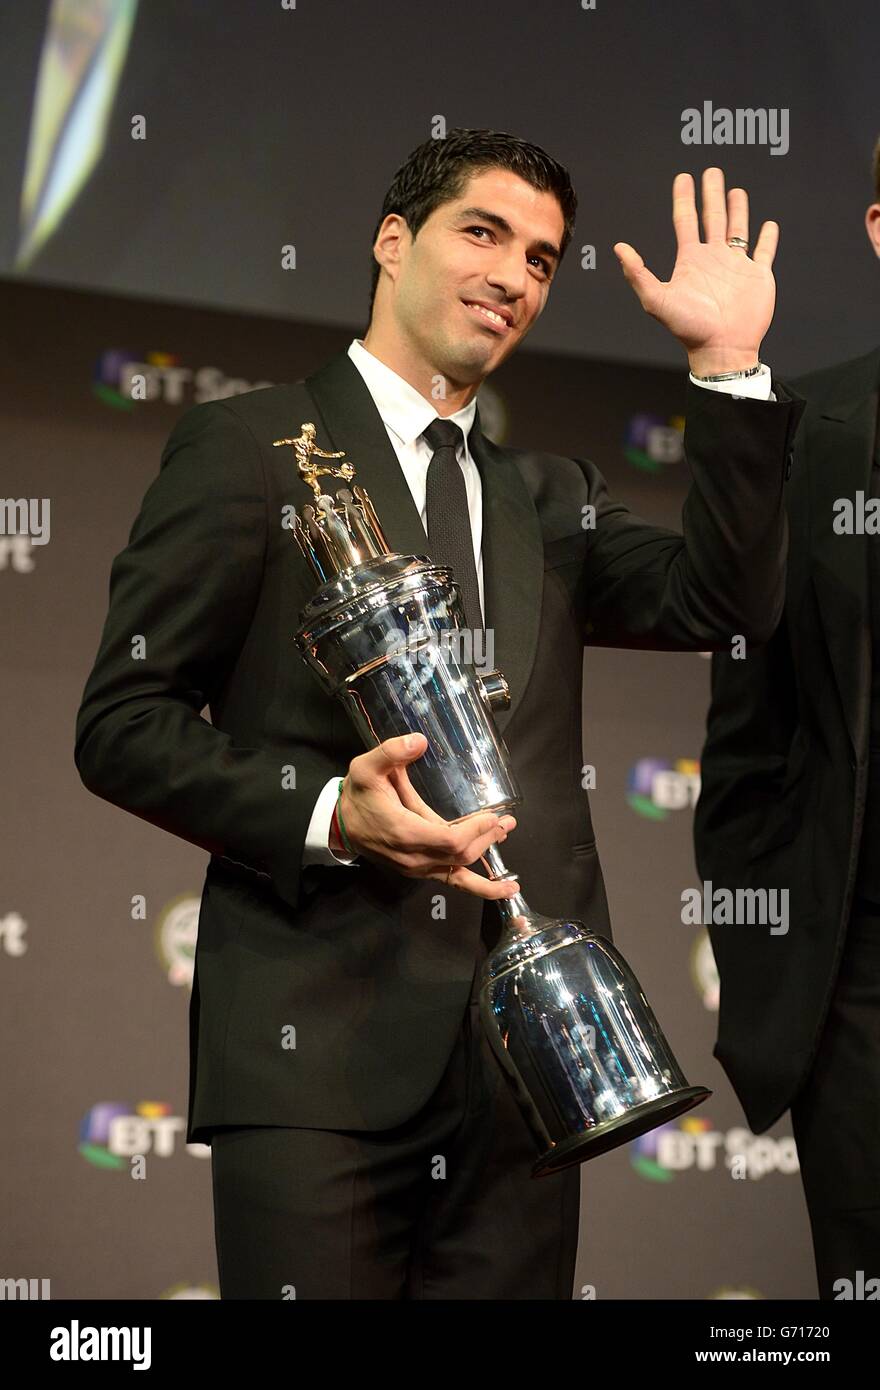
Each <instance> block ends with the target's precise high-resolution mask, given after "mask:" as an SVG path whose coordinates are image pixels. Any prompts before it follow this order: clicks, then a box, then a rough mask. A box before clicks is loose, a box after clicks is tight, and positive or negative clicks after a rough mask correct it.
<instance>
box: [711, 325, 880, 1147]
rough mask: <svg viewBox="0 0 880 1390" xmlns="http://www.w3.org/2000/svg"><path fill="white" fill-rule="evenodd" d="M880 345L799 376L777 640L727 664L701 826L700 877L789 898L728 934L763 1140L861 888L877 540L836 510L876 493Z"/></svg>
mask: <svg viewBox="0 0 880 1390" xmlns="http://www.w3.org/2000/svg"><path fill="white" fill-rule="evenodd" d="M878 376H880V350H877V351H875V352H872V353H869V354H868V355H867V356H865V357H860V358H857V359H855V360H853V361H851V362H846V363H844V364H843V365H841V366H836V367H832V368H830V369H828V370H825V371H821V372H815V373H812V374H811V375H809V376H806V377H803V378H800V379H799V380H798V381H797V382H796V383H795V385H796V387H797V390H798V392H799V393H800V394H802V395H803V396H804V397H806V398H807V408H806V410H805V412H804V416H803V421H802V423H801V426H800V430H799V433H798V436H797V442H796V448H795V457H794V464H793V468H792V474H791V479H790V481H789V485H788V488H787V493H786V503H787V507H788V513H789V522H790V537H791V540H790V548H789V557H788V572H787V581H786V600H785V611H784V614H783V617H782V621H781V622H780V625H779V628H778V630H777V631H776V633H775V634H774V636H773V639H772V641H770V642H769V643H768V644H767V645H766V646H765V647H764V648H763V649H761V650H760V651H755V652H751V653H750V654H749V656H748V659H747V660H745V661H736V660H734V659H733V658H732V657H731V656H730V655H726V654H720V653H718V654H716V655H715V656H713V658H712V701H711V707H710V710H709V716H708V719H707V736H706V744H705V748H704V750H703V757H702V788H701V791H700V797H699V800H698V802H697V808H696V817H695V822H694V835H695V847H696V855H697V865H698V869H699V873H700V877H701V878H702V879H711V880H712V882H713V884H714V885H715V886H716V887H717V886H727V887H745V888H770V887H776V888H788V890H789V907H790V926H789V930H788V932H787V934H785V935H777V936H771V935H770V933H769V931H768V929H767V928H766V927H758V926H751V927H750V926H739V927H736V926H722V925H718V926H713V927H711V928H710V932H709V935H710V937H711V940H712V946H713V950H714V952H715V958H716V961H717V963H718V969H719V973H720V976H721V1008H720V1014H719V1020H718V1041H717V1044H716V1046H715V1055H716V1056H717V1057H718V1058H719V1060H720V1061H721V1063H722V1064H723V1066H724V1069H725V1071H726V1072H727V1074H728V1076H729V1077H730V1080H731V1082H732V1083H733V1085H734V1087H735V1089H736V1092H737V1094H738V1096H739V1098H740V1100H741V1102H742V1105H743V1108H744V1110H745V1112H746V1116H747V1118H748V1121H749V1124H750V1125H751V1127H752V1129H753V1130H754V1131H756V1132H760V1131H761V1130H763V1129H766V1128H767V1127H768V1126H769V1125H771V1124H773V1123H774V1121H775V1120H777V1119H778V1118H779V1116H780V1115H781V1114H782V1113H783V1112H784V1111H785V1110H786V1109H787V1108H788V1106H789V1105H790V1104H791V1102H792V1101H793V1100H794V1098H795V1096H796V1094H797V1092H798V1091H799V1089H800V1087H801V1085H802V1083H803V1081H804V1079H805V1077H806V1075H807V1072H808V1070H809V1068H810V1066H811V1064H812V1061H813V1059H814V1057H815V1055H816V1050H817V1048H818V1045H819V1037H820V1034H821V1029H822V1024H823V1021H824V1018H825V1013H826V1010H827V1007H828V1003H829V1000H830V998H831V992H832V990H833V987H834V982H835V979H836V975H837V967H838V964H839V961H840V955H841V951H842V949H843V941H844V935H845V931H846V923H847V918H848V914H849V908H850V903H851V899H852V894H853V888H854V883H855V874H856V867H857V857H858V851H859V839H860V834H861V825H862V813H863V797H864V787H865V781H864V779H865V777H866V775H867V757H868V719H869V713H870V681H871V662H870V625H869V610H868V569H867V545H868V538H867V537H866V536H864V535H861V536H859V535H854V536H846V537H845V536H839V535H836V534H834V532H833V531H832V522H833V520H834V511H833V503H834V500H835V499H836V498H838V497H850V498H853V497H854V496H855V492H856V490H857V489H859V488H861V489H863V490H864V492H865V494H866V495H867V493H868V492H869V490H870V485H871V467H872V462H873V456H874V447H875V430H876V420H877V397H878Z"/></svg>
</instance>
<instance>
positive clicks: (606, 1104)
mask: <svg viewBox="0 0 880 1390" xmlns="http://www.w3.org/2000/svg"><path fill="white" fill-rule="evenodd" d="M300 428H301V434H299V435H298V436H296V437H295V438H290V439H277V440H275V441H274V443H275V444H276V445H292V447H293V449H294V451H295V454H296V461H297V467H298V470H299V474H300V477H301V478H302V479H303V480H304V481H305V482H306V483H308V485H309V486H310V487H311V488H312V491H313V494H314V501H313V503H312V504H311V505H305V506H303V507H302V508H300V511H299V514H296V515H295V516H294V518H293V532H294V536H295V538H296V541H297V542H298V544H299V546H300V549H301V550H302V553H303V555H304V556H305V557H306V559H307V561H308V562H309V564H310V566H311V568H312V570H313V572H314V574H315V577H316V578H317V580H318V582H319V584H320V588H319V589H318V592H317V593H316V594H315V596H314V597H313V599H312V600H311V602H310V603H309V604H307V605H306V607H305V609H304V610H303V612H302V613H301V615H300V628H299V630H298V631H297V633H296V634H295V637H294V641H295V642H296V645H297V647H298V649H299V651H300V653H301V655H302V656H303V658H304V660H305V661H306V662H307V664H308V665H309V666H310V667H311V669H312V670H313V671H314V672H315V673H316V675H317V676H318V678H319V679H320V681H321V683H322V685H323V686H324V688H325V689H326V690H327V691H328V693H329V694H331V695H332V696H334V697H335V698H336V699H338V700H340V701H341V702H342V704H343V705H344V706H345V708H346V709H347V711H348V713H349V715H350V717H351V719H352V721H353V723H354V725H355V727H356V729H357V730H358V732H359V734H360V735H361V737H362V739H363V741H364V743H365V745H366V746H367V747H368V748H371V747H375V746H376V744H378V743H381V742H383V741H384V740H385V739H387V738H394V737H396V736H398V735H400V734H406V733H411V732H417V733H422V734H424V735H425V737H426V739H427V742H428V746H427V748H426V750H425V752H424V754H423V755H422V757H421V758H419V759H417V760H416V761H415V762H414V763H411V764H410V765H409V766H408V768H407V772H408V775H409V778H410V780H411V782H412V784H413V786H414V787H415V788H416V790H417V792H418V793H419V795H420V796H421V797H422V798H423V800H424V801H426V802H427V803H428V805H429V806H431V807H432V808H433V809H434V810H435V811H436V812H437V813H438V814H439V815H441V816H442V817H443V819H444V820H447V821H453V822H454V821H459V820H461V819H462V818H463V817H465V816H470V815H472V814H473V813H474V812H478V811H494V812H495V813H496V814H498V815H499V816H500V815H504V814H505V813H507V812H509V811H511V810H513V808H514V807H515V806H518V805H519V804H520V802H521V801H522V796H521V794H520V790H519V787H518V785H517V782H516V779H515V777H514V775H513V771H512V769H511V766H510V758H509V754H508V751H507V748H506V747H505V745H504V742H503V740H502V739H501V737H500V735H499V733H498V731H497V729H496V728H495V724H494V720H493V718H492V710H493V709H495V708H502V709H506V708H507V707H508V705H509V703H510V697H509V694H508V690H507V685H506V682H505V680H504V677H503V676H502V674H501V672H500V671H490V672H485V671H478V670H477V669H476V668H475V666H474V663H473V661H472V659H471V657H472V653H471V652H470V651H469V650H468V637H469V636H470V634H469V633H468V631H467V628H466V623H465V618H464V610H463V606H462V603H461V598H460V595H459V591H458V588H457V587H456V584H455V581H454V578H453V575H452V571H451V570H450V569H449V568H448V567H446V566H443V565H436V564H434V563H433V562H432V561H431V560H430V559H428V558H427V557H426V556H424V555H397V554H392V552H391V551H390V549H389V547H388V544H387V542H386V540H385V537H384V535H383V534H382V527H381V525H380V523H379V519H378V517H377V516H376V512H375V510H374V508H373V505H372V503H371V501H370V499H369V497H368V495H367V493H366V492H365V491H364V489H363V488H361V487H358V486H353V487H351V488H348V487H343V488H339V489H338V491H337V492H336V495H335V497H331V496H329V495H328V494H327V493H326V492H324V491H323V490H322V488H321V486H320V484H319V483H318V481H317V480H318V477H319V476H320V475H322V474H327V475H330V476H332V477H335V478H341V479H343V480H344V481H345V482H346V483H348V482H351V480H352V479H353V477H354V472H355V470H354V467H353V466H352V464H351V463H350V462H343V463H341V464H338V465H336V466H334V465H333V464H321V463H319V460H320V459H326V460H337V459H344V456H345V451H344V450H343V451H340V452H338V453H325V452H324V451H323V450H321V449H319V448H318V447H317V445H316V443H315V426H314V425H313V424H303V425H301V426H300ZM482 863H483V865H484V866H485V868H486V871H487V873H488V874H489V876H490V878H492V879H507V880H513V879H515V878H516V876H515V875H514V874H512V873H509V872H508V870H507V869H506V868H505V866H504V863H503V861H502V859H501V855H500V854H499V852H498V847H497V845H490V846H489V848H488V849H487V850H486V853H485V855H484V856H483V858H482ZM497 907H498V910H499V912H500V914H501V918H502V924H503V931H502V934H501V937H500V939H499V941H498V944H497V946H496V948H495V950H494V951H493V952H492V953H491V955H489V956H488V957H487V958H486V960H485V962H484V964H483V973H482V979H481V989H480V1013H481V1017H482V1020H483V1025H484V1027H485V1029H486V1032H487V1035H488V1037H489V1040H490V1042H491V1045H492V1049H493V1051H494V1053H495V1056H496V1057H497V1058H498V1060H499V1062H500V1064H501V1066H502V1068H503V1070H504V1072H505V1074H506V1075H507V1077H508V1080H509V1081H510V1083H511V1085H512V1086H513V1088H514V1092H515V1095H516V1098H517V1100H518V1102H519V1104H520V1107H521V1109H522V1111H523V1113H524V1115H525V1118H526V1120H527V1121H528V1123H529V1126H530V1128H531V1130H532V1132H533V1134H534V1136H535V1140H536V1143H537V1146H538V1152H539V1155H540V1156H539V1157H538V1159H537V1161H536V1163H535V1166H534V1168H533V1169H532V1177H543V1176H545V1175H546V1174H549V1173H554V1172H559V1171H560V1170H561V1169H563V1168H567V1167H569V1166H570V1165H572V1164H575V1163H582V1162H583V1161H584V1160H585V1159H588V1158H594V1157H596V1155H598V1154H601V1153H606V1152H607V1151H608V1150H609V1149H613V1148H616V1147H617V1146H618V1145H619V1144H624V1143H627V1142H628V1141H629V1140H631V1139H635V1138H637V1137H638V1136H639V1135H640V1134H645V1133H646V1132H647V1131H648V1130H651V1129H654V1128H656V1127H657V1126H658V1125H661V1124H665V1123H667V1122H668V1121H670V1120H672V1119H674V1118H675V1117H676V1116H677V1115H681V1114H683V1113H684V1112H685V1111H686V1110H690V1109H692V1108H693V1107H694V1106H695V1105H699V1104H700V1102H701V1101H703V1100H705V1099H706V1098H707V1097H708V1096H709V1095H711V1091H709V1090H707V1089H706V1088H705V1087H704V1086H689V1085H688V1083H687V1081H686V1079H685V1077H684V1075H683V1073H682V1071H681V1069H680V1067H679V1065H678V1063H677V1062H676V1060H675V1057H674V1056H673V1054H672V1051H671V1049H670V1047H669V1044H668V1043H667V1041H666V1039H665V1037H664V1036H663V1033H662V1031H661V1029H660V1026H659V1024H658V1022H657V1020H656V1018H655V1017H654V1014H653V1011H652V1009H651V1007H650V1005H649V1003H648V1001H647V999H646V998H645V995H644V993H643V991H642V989H641V987H640V985H639V982H638V980H637V979H636V977H635V975H634V974H633V973H632V971H631V970H630V968H629V966H628V965H627V963H626V961H625V960H624V959H623V957H622V956H621V955H620V953H619V951H617V950H616V949H615V947H614V946H613V945H612V944H611V942H610V941H608V940H607V938H605V937H602V936H598V935H597V934H596V933H595V932H592V931H591V930H590V929H589V927H587V926H585V925H584V924H583V923H582V922H578V921H568V920H563V919H560V918H549V917H543V916H541V914H540V913H538V912H533V911H532V910H531V908H529V906H528V904H527V903H526V901H525V899H524V898H523V896H522V894H520V893H516V894H515V895H514V896H513V897H510V898H506V899H505V898H500V899H498V900H497Z"/></svg>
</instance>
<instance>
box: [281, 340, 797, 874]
mask: <svg viewBox="0 0 880 1390" xmlns="http://www.w3.org/2000/svg"><path fill="white" fill-rule="evenodd" d="M348 355H349V357H350V358H351V360H352V362H353V363H354V365H355V366H356V367H357V369H358V371H359V372H360V374H361V376H362V377H363V379H364V383H365V385H366V387H367V390H368V391H369V393H370V395H371V396H372V398H373V401H374V403H375V405H376V409H377V410H378V412H379V414H380V415H381V417H382V422H383V424H384V426H385V428H386V430H387V431H388V438H389V439H390V441H391V444H392V447H393V449H394V452H395V453H396V455H397V458H398V461H399V463H400V466H401V468H402V469H403V476H404V477H405V478H406V481H407V483H408V485H409V490H410V492H411V493H412V496H413V502H414V503H415V506H416V511H417V512H418V513H419V516H420V517H421V519H422V525H423V526H424V528H425V538H426V539H427V536H428V514H427V504H426V497H427V487H428V484H427V479H428V465H429V463H430V462H431V458H432V455H433V450H432V449H431V446H430V444H429V443H428V441H427V440H426V439H423V438H422V437H421V436H422V432H423V431H424V430H426V429H427V428H428V426H429V425H430V423H431V421H432V420H434V419H436V418H437V413H438V412H437V406H436V402H435V401H429V400H428V399H427V398H426V397H425V396H422V395H421V394H420V393H419V392H418V391H417V390H416V389H415V387H414V386H410V384H409V382H408V381H404V379H403V377H401V376H398V374H397V372H395V371H392V370H391V368H390V367H387V366H386V365H385V363H384V362H380V361H379V359H378V357H374V356H373V354H372V353H371V352H368V351H367V349H366V348H365V347H364V345H363V342H362V340H361V339H360V338H354V339H352V341H351V343H350V344H349V348H348ZM690 378H691V381H692V382H693V383H694V385H696V386H702V387H704V388H705V389H706V390H714V391H726V392H727V393H728V394H730V395H735V396H750V397H753V398H755V399H758V400H775V399H776V397H775V396H774V394H773V392H772V391H771V389H770V387H771V373H770V369H769V367H766V366H765V367H762V369H761V371H760V372H756V374H755V375H754V376H753V377H745V378H739V379H738V380H734V381H715V382H709V381H699V380H698V379H697V378H696V377H695V376H694V375H693V373H691V374H690ZM476 408H477V402H476V398H474V400H472V401H471V403H470V405H466V406H463V407H462V409H461V410H457V411H456V412H455V414H454V415H447V416H443V417H442V418H443V419H448V420H452V421H453V422H454V423H455V424H456V425H460V426H461V430H462V433H463V435H464V443H463V445H461V446H460V447H459V448H458V450H457V451H456V452H457V458H458V462H459V464H460V466H461V470H462V472H463V473H464V481H465V487H466V489H467V502H468V513H469V515H470V521H471V534H472V536H473V542H474V560H475V563H476V567H477V583H478V585H479V589H480V606H481V608H482V611H483V616H484V621H485V611H486V605H485V602H484V600H483V547H482V542H483V493H482V486H481V483H480V473H479V470H478V468H477V466H476V464H475V463H474V460H473V458H472V457H471V455H470V453H469V451H468V446H467V437H468V434H469V433H470V430H471V426H472V425H473V423H474V413H475V411H476ZM355 466H357V465H355ZM376 507H377V511H378V512H379V515H380V517H381V514H382V508H381V502H380V501H378V500H377V502H376ZM340 776H342V774H338V775H337V776H335V777H331V778H330V780H329V781H328V782H327V783H326V784H325V786H324V788H323V790H322V791H321V793H320V795H319V797H318V800H317V801H316V802H315V809H314V811H313V812H312V818H311V821H310V822H309V828H308V831H307V832H306V839H305V844H304V846H303V857H302V862H303V865H304V866H305V865H307V864H349V865H355V866H356V860H354V859H342V858H340V857H339V856H338V855H336V854H334V853H333V851H332V850H331V849H330V845H329V839H330V823H331V821H332V819H333V808H334V807H335V805H336V798H337V794H338V791H339V779H340Z"/></svg>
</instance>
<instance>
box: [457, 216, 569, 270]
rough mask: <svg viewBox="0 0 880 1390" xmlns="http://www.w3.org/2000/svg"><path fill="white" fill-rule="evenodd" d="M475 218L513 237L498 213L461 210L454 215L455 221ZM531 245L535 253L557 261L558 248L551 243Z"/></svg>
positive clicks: (508, 225)
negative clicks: (489, 223)
mask: <svg viewBox="0 0 880 1390" xmlns="http://www.w3.org/2000/svg"><path fill="white" fill-rule="evenodd" d="M475 217H476V218H478V219H479V221H481V222H491V223H492V226H493V227H497V228H498V230H499V232H506V233H507V234H508V236H512V235H513V228H512V227H511V225H510V223H509V222H508V221H507V218H506V217H502V216H501V215H500V213H497V212H489V211H488V209H487V208H463V209H462V211H461V212H459V213H457V214H456V218H457V219H464V220H466V221H471V220H472V219H473V218H475ZM532 245H533V246H534V248H535V250H536V251H543V252H544V254H545V255H546V256H552V257H553V259H554V260H555V261H557V262H558V261H559V247H558V246H555V245H554V244H553V242H552V241H535V242H533V243H532Z"/></svg>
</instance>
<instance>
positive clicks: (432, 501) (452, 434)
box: [423, 417, 483, 632]
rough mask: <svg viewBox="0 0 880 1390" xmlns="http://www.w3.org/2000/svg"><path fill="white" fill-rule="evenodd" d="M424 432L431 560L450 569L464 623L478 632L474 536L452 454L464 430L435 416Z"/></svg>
mask: <svg viewBox="0 0 880 1390" xmlns="http://www.w3.org/2000/svg"><path fill="white" fill-rule="evenodd" d="M423 434H424V438H425V439H427V441H428V443H429V444H430V446H431V448H432V449H433V450H434V454H433V457H432V459H431V462H430V463H429V464H428V486H427V496H426V502H427V513H428V544H429V546H430V553H431V559H432V560H434V561H435V562H436V563H437V564H438V565H449V566H450V568H451V569H452V571H453V573H454V575H455V582H456V584H457V585H458V588H459V592H460V593H461V598H462V603H463V605H464V612H465V622H466V624H467V626H468V627H469V628H470V630H471V632H479V631H480V630H481V629H482V626H483V618H482V614H481V611H480V589H479V585H478V583H477V567H476V565H475V563H474V538H473V532H472V531H471V518H470V513H469V511H468V504H467V488H466V486H465V481H464V474H463V473H462V471H461V466H460V464H459V462H458V459H457V458H456V457H455V451H456V449H457V448H458V446H459V445H461V444H463V443H464V433H463V431H462V429H461V426H460V425H456V424H455V423H454V421H452V420H441V419H440V418H439V417H438V418H437V419H436V420H432V421H431V423H430V425H429V426H428V428H427V429H426V430H424V431H423Z"/></svg>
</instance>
